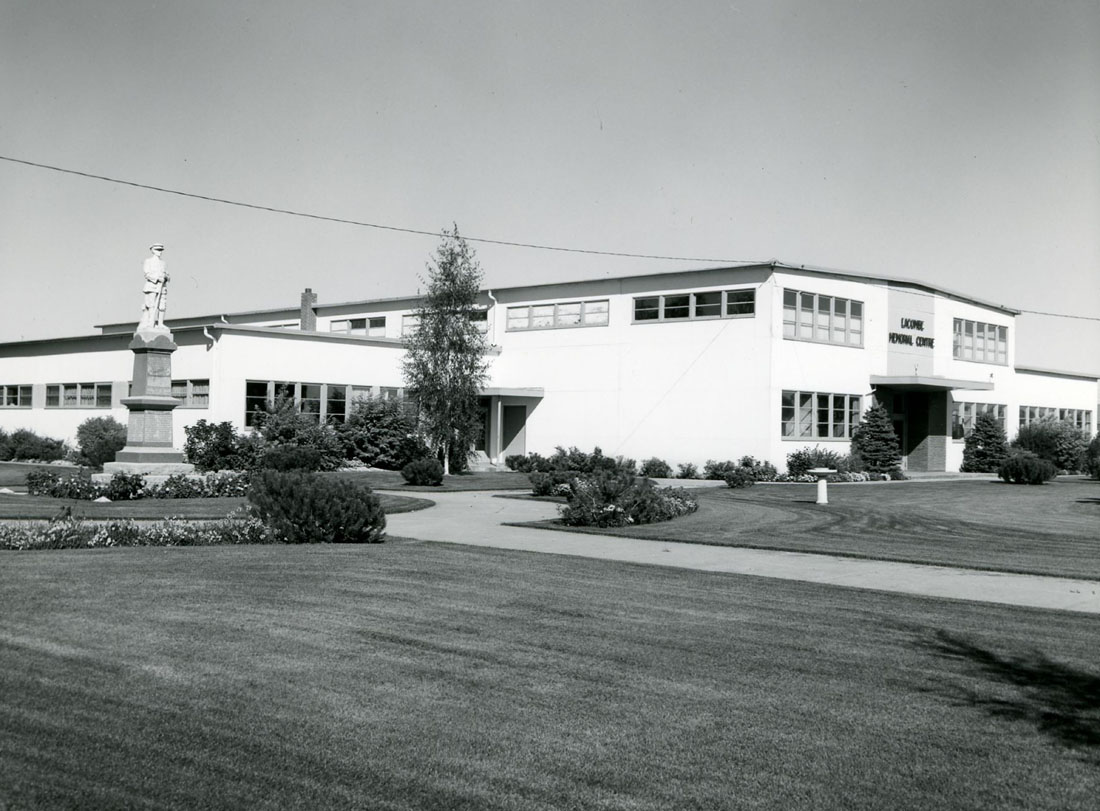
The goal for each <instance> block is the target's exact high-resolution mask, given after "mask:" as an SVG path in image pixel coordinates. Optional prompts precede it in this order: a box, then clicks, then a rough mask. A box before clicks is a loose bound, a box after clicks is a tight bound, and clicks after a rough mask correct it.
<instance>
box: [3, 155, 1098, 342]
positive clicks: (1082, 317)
mask: <svg viewBox="0 0 1100 811" xmlns="http://www.w3.org/2000/svg"><path fill="white" fill-rule="evenodd" d="M0 160H3V161H8V162H9V163H19V164H22V165H23V166H33V167H34V168H36V169H48V170H50V171H51V172H61V173H62V174H66V175H76V176H77V177H86V178H90V179H92V180H102V181H104V182H107V183H116V184H118V185H120V186H131V187H133V188H135V189H146V190H148V191H157V192H161V193H162V194H174V195H177V196H179V197H190V198H191V199H193V200H206V201H207V202H211V203H222V204H224V205H227V206H237V207H238V208H250V209H254V210H256V211H270V212H272V213H274V214H286V215H288V216H291V217H304V218H306V219H310V220H321V221H322V222H335V223H340V224H342V225H354V226H357V227H360V228H375V229H378V230H380V231H394V232H396V233H400V234H417V235H419V236H429V237H441V236H443V234H442V233H441V232H439V231H424V230H420V229H417V228H402V227H400V226H396V225H383V224H381V223H373V222H363V221H361V220H349V219H344V218H342V217H328V216H325V215H323V214H311V213H309V212H306V211H295V210H294V209H289V208H277V207H275V206H263V205H259V204H257V203H244V202H241V201H239V200H228V199H226V198H224V197H211V196H210V195H206V194H195V193H193V192H186V191H180V190H179V189H167V188H164V187H163V186H153V185H150V184H148V183H137V182H135V181H132V180H122V179H120V178H117V177H108V176H106V175H97V174H93V173H91V172H81V171H78V170H76V169H66V168H64V167H61V166H51V165H50V164H48V163H36V162H34V161H28V160H22V159H20V158H12V157H10V156H7V155H0ZM462 238H463V239H465V240H466V241H467V242H478V243H482V244H486V245H505V246H508V247H512V248H530V249H532V250H538V251H558V252H560V253H580V254H588V255H592V256H619V257H625V258H628V259H659V260H663V261H666V262H708V263H716V264H730V265H759V264H767V262H762V261H760V260H754V259H728V258H722V257H699V256H663V255H660V254H649V253H629V252H627V251H597V250H590V249H587V248H565V247H562V246H560V245H539V244H536V243H531V242H513V241H510V240H505V239H489V238H487V237H471V236H466V235H463V237H462ZM1010 309H1017V308H1010ZM1019 312H1021V313H1028V314H1029V315H1046V316H1051V317H1054V318H1073V319H1077V320H1079V321H1100V318H1098V317H1096V316H1089V315H1069V314H1067V313H1048V312H1040V311H1039V310H1019Z"/></svg>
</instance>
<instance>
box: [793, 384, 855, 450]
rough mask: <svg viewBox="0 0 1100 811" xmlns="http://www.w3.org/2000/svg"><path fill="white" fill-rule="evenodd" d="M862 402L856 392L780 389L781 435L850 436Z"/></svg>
mask: <svg viewBox="0 0 1100 811" xmlns="http://www.w3.org/2000/svg"><path fill="white" fill-rule="evenodd" d="M862 406H863V398H862V397H860V396H859V395H858V394H825V393H818V392H808V391H784V392H783V397H782V400H781V409H780V421H781V426H780V427H781V435H782V436H783V438H784V439H851V437H852V431H853V430H854V429H855V427H856V426H857V425H859V421H860V415H861V414H862V413H863V408H862Z"/></svg>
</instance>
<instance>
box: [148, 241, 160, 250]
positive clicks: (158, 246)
mask: <svg viewBox="0 0 1100 811" xmlns="http://www.w3.org/2000/svg"><path fill="white" fill-rule="evenodd" d="M149 250H151V251H163V250H164V246H163V245H161V244H160V243H159V242H154V243H153V244H152V245H150V246H149Z"/></svg>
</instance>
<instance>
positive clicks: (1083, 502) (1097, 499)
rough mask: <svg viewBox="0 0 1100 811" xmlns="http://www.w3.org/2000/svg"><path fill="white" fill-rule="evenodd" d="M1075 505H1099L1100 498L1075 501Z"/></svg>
mask: <svg viewBox="0 0 1100 811" xmlns="http://www.w3.org/2000/svg"><path fill="white" fill-rule="evenodd" d="M1077 503H1078V504H1100V498H1091V497H1090V498H1079V499H1077Z"/></svg>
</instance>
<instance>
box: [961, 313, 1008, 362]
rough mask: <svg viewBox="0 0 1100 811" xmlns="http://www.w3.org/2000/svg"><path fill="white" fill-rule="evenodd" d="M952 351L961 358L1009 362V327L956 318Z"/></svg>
mask: <svg viewBox="0 0 1100 811" xmlns="http://www.w3.org/2000/svg"><path fill="white" fill-rule="evenodd" d="M951 353H952V354H953V355H954V356H955V357H956V358H958V359H959V360H973V361H977V362H978V363H999V364H1001V365H1002V366H1003V365H1005V364H1007V363H1008V327H1001V326H998V325H996V324H983V323H982V322H981V321H967V320H965V319H962V318H956V319H955V322H954V329H953V336H952V343H951Z"/></svg>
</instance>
